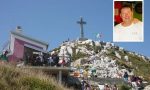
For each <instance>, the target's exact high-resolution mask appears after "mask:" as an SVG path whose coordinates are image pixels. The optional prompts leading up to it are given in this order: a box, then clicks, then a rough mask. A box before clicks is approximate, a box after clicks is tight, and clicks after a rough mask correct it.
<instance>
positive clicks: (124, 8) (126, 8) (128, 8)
mask: <svg viewBox="0 0 150 90" xmlns="http://www.w3.org/2000/svg"><path fill="white" fill-rule="evenodd" d="M123 10H130V11H132V10H131V8H130V7H123V8H122V9H121V11H123Z"/></svg>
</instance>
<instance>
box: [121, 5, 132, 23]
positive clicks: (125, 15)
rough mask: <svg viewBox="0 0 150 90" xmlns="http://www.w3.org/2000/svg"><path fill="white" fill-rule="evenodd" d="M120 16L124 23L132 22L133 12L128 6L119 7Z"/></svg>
mask: <svg viewBox="0 0 150 90" xmlns="http://www.w3.org/2000/svg"><path fill="white" fill-rule="evenodd" d="M120 16H121V18H122V20H123V22H124V23H128V22H132V19H133V12H132V10H131V9H130V8H128V7H125V8H122V9H121V13H120Z"/></svg>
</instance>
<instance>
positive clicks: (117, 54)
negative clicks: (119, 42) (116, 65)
mask: <svg viewBox="0 0 150 90" xmlns="http://www.w3.org/2000/svg"><path fill="white" fill-rule="evenodd" d="M115 55H116V57H118V58H119V59H121V55H120V54H119V53H118V52H117V51H115Z"/></svg>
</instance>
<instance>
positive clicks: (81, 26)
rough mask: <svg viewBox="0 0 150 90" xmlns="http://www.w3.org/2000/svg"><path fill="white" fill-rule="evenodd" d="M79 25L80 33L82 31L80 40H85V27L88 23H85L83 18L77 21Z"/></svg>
mask: <svg viewBox="0 0 150 90" xmlns="http://www.w3.org/2000/svg"><path fill="white" fill-rule="evenodd" d="M77 23H78V24H80V31H81V33H80V34H81V37H80V38H81V39H83V38H84V32H83V25H84V24H86V22H85V21H83V18H82V17H81V18H80V21H77Z"/></svg>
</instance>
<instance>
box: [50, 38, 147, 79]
mask: <svg viewBox="0 0 150 90" xmlns="http://www.w3.org/2000/svg"><path fill="white" fill-rule="evenodd" d="M54 51H55V52H56V53H58V55H59V56H60V60H61V59H64V60H65V61H66V62H69V60H70V59H71V60H72V63H71V66H73V67H75V68H80V69H81V70H80V72H81V73H84V70H86V71H88V73H89V74H90V75H92V74H93V72H92V70H93V69H94V70H96V72H95V75H97V77H101V78H105V77H110V78H119V77H120V76H122V75H123V74H124V72H128V73H129V74H130V75H135V76H140V77H141V78H144V79H145V80H147V81H150V63H149V62H150V58H148V57H146V56H143V55H141V54H138V53H135V52H131V51H128V50H125V49H124V48H122V47H119V46H117V45H115V44H114V43H111V42H99V41H93V40H91V39H88V40H85V41H79V40H74V41H66V42H64V43H62V44H61V45H60V47H59V48H56V49H54V50H52V51H51V53H53V52H54Z"/></svg>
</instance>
